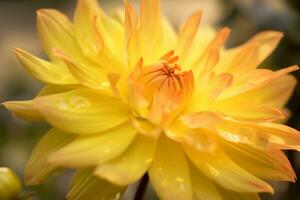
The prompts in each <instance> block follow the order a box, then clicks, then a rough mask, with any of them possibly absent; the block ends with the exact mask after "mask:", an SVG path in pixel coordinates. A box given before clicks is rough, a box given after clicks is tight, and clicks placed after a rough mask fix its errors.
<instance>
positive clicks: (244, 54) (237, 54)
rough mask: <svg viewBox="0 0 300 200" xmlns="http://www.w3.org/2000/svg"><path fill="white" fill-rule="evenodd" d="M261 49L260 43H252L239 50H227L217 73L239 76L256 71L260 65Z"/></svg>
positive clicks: (217, 68) (217, 67)
mask: <svg viewBox="0 0 300 200" xmlns="http://www.w3.org/2000/svg"><path fill="white" fill-rule="evenodd" d="M259 48H260V44H259V43H250V44H247V45H243V46H242V47H240V48H238V49H233V50H231V49H229V50H225V51H224V54H223V55H222V60H221V62H219V63H218V65H217V66H216V71H220V72H230V73H233V74H239V73H247V72H249V71H251V70H253V69H256V68H257V67H258V65H259V64H260V61H259Z"/></svg>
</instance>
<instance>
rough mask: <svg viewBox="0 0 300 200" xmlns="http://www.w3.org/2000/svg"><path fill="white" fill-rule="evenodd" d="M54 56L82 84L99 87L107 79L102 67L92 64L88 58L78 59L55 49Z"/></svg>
mask: <svg viewBox="0 0 300 200" xmlns="http://www.w3.org/2000/svg"><path fill="white" fill-rule="evenodd" d="M54 52H55V56H56V57H57V58H60V59H61V60H62V61H63V62H64V63H65V64H66V65H67V66H68V68H69V70H70V72H71V73H72V75H73V76H74V77H75V78H76V79H77V80H78V81H79V82H81V83H82V84H83V85H85V86H88V87H92V88H101V87H102V85H103V83H104V82H105V81H107V78H106V75H107V74H106V73H107V71H106V70H105V69H104V68H101V67H99V66H97V65H96V64H93V63H92V62H90V61H88V60H86V59H85V60H84V61H82V60H79V59H77V58H75V57H73V56H68V55H66V54H65V53H64V52H62V51H59V50H55V51H54Z"/></svg>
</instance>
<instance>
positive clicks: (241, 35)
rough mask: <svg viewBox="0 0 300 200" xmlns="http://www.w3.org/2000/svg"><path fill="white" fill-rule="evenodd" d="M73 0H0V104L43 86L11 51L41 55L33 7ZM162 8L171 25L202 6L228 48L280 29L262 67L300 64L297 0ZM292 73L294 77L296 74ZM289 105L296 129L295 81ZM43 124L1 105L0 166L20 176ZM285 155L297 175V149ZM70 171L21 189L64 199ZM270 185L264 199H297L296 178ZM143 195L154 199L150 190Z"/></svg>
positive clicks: (107, 1)
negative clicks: (224, 32) (224, 30)
mask: <svg viewBox="0 0 300 200" xmlns="http://www.w3.org/2000/svg"><path fill="white" fill-rule="evenodd" d="M100 2H101V5H102V6H103V7H104V8H105V10H107V11H108V12H110V11H112V8H114V7H120V6H122V0H102V1H100ZM134 2H135V1H134ZM75 3H76V1H71V0H0V102H4V101H6V100H26V99H31V98H32V97H34V96H35V94H36V93H37V91H38V90H39V89H40V88H41V87H42V85H41V84H40V83H39V82H37V81H36V80H34V79H33V78H31V76H30V75H29V74H27V73H26V72H25V70H24V69H23V68H22V67H21V65H20V64H19V63H17V60H16V58H15V57H14V54H13V52H12V48H14V47H20V48H23V49H26V50H27V51H29V52H31V53H33V54H36V55H41V56H43V53H42V50H41V46H40V44H39V41H38V37H37V34H36V29H35V10H36V9H39V8H56V9H59V10H61V11H63V12H65V13H67V14H68V15H69V16H71V14H72V12H73V10H74V6H75ZM162 6H163V10H164V13H165V14H166V15H167V16H168V17H169V19H170V20H171V22H172V23H173V25H174V26H175V27H176V28H178V27H179V26H180V24H181V23H182V22H183V21H184V19H186V18H187V17H188V15H189V14H191V13H192V12H193V11H194V10H195V9H197V8H201V9H202V10H204V19H203V23H209V24H213V25H214V26H216V27H222V26H228V27H230V28H231V29H232V35H231V37H230V40H229V44H228V46H235V45H237V44H240V43H241V42H243V41H246V40H247V39H249V38H250V37H251V36H252V35H254V34H255V33H256V32H259V31H261V30H267V29H273V30H280V31H283V32H284V33H285V37H284V39H283V41H282V42H281V44H280V45H279V47H278V49H277V50H276V52H275V53H274V54H273V56H272V57H271V58H269V59H268V60H267V61H266V62H265V65H264V66H271V67H272V68H273V69H279V68H281V67H286V66H290V65H294V64H298V65H300V1H299V0H162ZM294 75H295V76H296V77H297V78H298V79H299V77H300V73H299V72H296V73H294ZM288 107H289V109H290V110H291V111H292V115H291V118H290V119H289V121H288V122H287V123H288V124H289V125H290V126H292V127H294V128H297V129H300V85H298V87H297V88H296V90H295V92H294V95H293V97H292V98H291V100H290V102H289V103H288ZM48 128H49V127H48V126H47V125H46V124H43V123H28V122H25V121H22V120H19V119H17V118H14V117H11V115H10V114H9V113H8V111H6V110H5V109H4V107H3V106H1V107H0V166H7V167H10V168H12V169H14V170H15V171H16V172H17V173H18V175H19V176H20V177H22V176H23V170H24V166H25V164H26V160H27V159H28V157H29V154H30V151H31V150H32V148H33V146H34V145H35V144H36V143H37V141H38V140H39V139H40V138H41V137H42V135H43V134H44V133H45V132H46V131H47V129H48ZM287 154H288V156H289V159H290V161H291V163H292V165H293V166H294V169H295V171H296V173H297V175H298V177H300V153H297V152H288V153H287ZM71 173H72V172H67V173H65V174H59V175H57V176H54V177H52V178H50V180H49V181H47V182H46V183H45V184H43V185H40V186H34V187H25V190H28V191H34V192H35V193H36V194H35V196H34V199H40V200H53V199H55V200H60V199H64V194H65V193H66V190H67V188H68V184H69V177H70V175H71ZM274 187H275V188H276V194H275V196H270V195H263V199H265V200H268V199H269V200H271V199H272V200H300V181H298V182H297V183H295V184H289V183H274ZM146 199H155V197H154V196H153V192H151V190H150V192H149V191H148V194H147V196H146Z"/></svg>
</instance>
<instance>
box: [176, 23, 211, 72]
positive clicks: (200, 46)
mask: <svg viewBox="0 0 300 200" xmlns="http://www.w3.org/2000/svg"><path fill="white" fill-rule="evenodd" d="M215 34H216V33H215V30H214V29H213V28H212V27H209V26H204V27H201V29H200V30H198V31H197V33H196V35H195V36H194V39H193V40H192V43H191V46H190V48H189V50H188V52H186V54H188V56H185V58H184V59H181V57H179V63H180V65H181V67H182V69H183V70H189V69H191V67H192V66H193V65H194V64H195V62H196V61H197V60H198V59H199V57H200V56H201V55H203V53H204V51H205V50H206V49H207V47H208V45H209V44H210V42H211V41H212V40H213V38H214V36H215Z"/></svg>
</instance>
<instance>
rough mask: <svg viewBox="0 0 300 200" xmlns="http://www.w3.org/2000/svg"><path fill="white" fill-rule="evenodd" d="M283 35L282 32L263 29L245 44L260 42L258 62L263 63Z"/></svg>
mask: <svg viewBox="0 0 300 200" xmlns="http://www.w3.org/2000/svg"><path fill="white" fill-rule="evenodd" d="M282 37H283V33H282V32H278V31H263V32H260V33H258V34H256V35H255V36H253V37H252V38H251V39H250V40H249V41H248V42H247V43H246V44H245V45H249V44H254V43H257V44H259V57H258V62H259V63H261V62H263V61H264V60H265V59H266V58H267V57H268V56H269V55H270V54H271V53H272V52H273V51H274V50H275V48H276V47H277V45H278V44H279V42H280V40H281V39H282ZM237 48H239V47H237ZM232 50H233V49H232Z"/></svg>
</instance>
